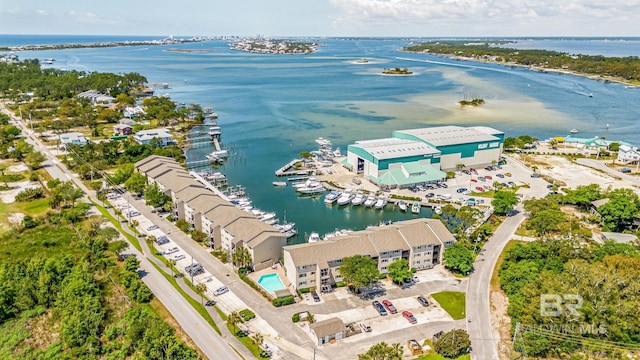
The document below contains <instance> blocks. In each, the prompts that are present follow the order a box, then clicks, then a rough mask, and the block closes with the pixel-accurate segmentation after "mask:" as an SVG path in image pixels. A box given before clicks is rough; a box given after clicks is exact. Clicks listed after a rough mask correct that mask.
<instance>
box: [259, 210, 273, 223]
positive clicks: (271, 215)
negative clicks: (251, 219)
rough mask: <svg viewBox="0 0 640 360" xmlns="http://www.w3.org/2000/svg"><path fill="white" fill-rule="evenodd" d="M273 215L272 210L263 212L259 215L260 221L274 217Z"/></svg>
mask: <svg viewBox="0 0 640 360" xmlns="http://www.w3.org/2000/svg"><path fill="white" fill-rule="evenodd" d="M275 217H276V213H274V212H268V213H263V214H262V216H260V221H263V222H266V221H269V220H272V219H274V218H275Z"/></svg>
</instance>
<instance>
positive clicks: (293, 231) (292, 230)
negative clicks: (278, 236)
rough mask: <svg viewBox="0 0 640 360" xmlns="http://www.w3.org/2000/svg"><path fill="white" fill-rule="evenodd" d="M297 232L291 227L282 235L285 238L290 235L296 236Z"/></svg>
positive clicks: (290, 236)
mask: <svg viewBox="0 0 640 360" xmlns="http://www.w3.org/2000/svg"><path fill="white" fill-rule="evenodd" d="M297 234H298V230H296V229H291V230H289V231H285V232H284V236H285V237H286V238H287V239H289V238H292V237H294V236H296V235H297Z"/></svg>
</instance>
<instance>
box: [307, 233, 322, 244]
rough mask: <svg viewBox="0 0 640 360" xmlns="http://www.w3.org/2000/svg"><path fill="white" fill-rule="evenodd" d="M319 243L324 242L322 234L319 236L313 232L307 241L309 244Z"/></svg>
mask: <svg viewBox="0 0 640 360" xmlns="http://www.w3.org/2000/svg"><path fill="white" fill-rule="evenodd" d="M318 241H322V238H321V237H320V234H318V233H317V232H312V233H311V234H310V235H309V239H308V240H307V242H310V243H312V242H318Z"/></svg>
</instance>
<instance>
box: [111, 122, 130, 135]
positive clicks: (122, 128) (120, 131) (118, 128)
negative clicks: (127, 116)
mask: <svg viewBox="0 0 640 360" xmlns="http://www.w3.org/2000/svg"><path fill="white" fill-rule="evenodd" d="M113 134H114V135H121V136H122V135H131V134H133V126H131V125H127V124H117V125H115V126H114V127H113Z"/></svg>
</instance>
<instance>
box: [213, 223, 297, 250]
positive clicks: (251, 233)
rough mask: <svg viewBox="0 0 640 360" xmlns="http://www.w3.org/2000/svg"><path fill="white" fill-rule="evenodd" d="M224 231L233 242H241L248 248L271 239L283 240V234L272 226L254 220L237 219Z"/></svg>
mask: <svg viewBox="0 0 640 360" xmlns="http://www.w3.org/2000/svg"><path fill="white" fill-rule="evenodd" d="M225 231H227V232H229V233H230V234H233V236H234V241H237V240H242V241H244V242H245V243H246V244H247V245H248V246H249V247H256V246H257V245H259V244H260V243H262V242H263V241H265V240H267V239H269V238H272V237H281V238H284V236H285V235H284V234H283V233H281V232H280V231H278V230H276V229H275V228H274V227H273V226H270V225H267V224H265V223H263V222H261V221H259V220H258V219H256V218H239V219H238V220H236V221H234V222H232V223H230V224H229V225H227V226H226V227H225Z"/></svg>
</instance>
